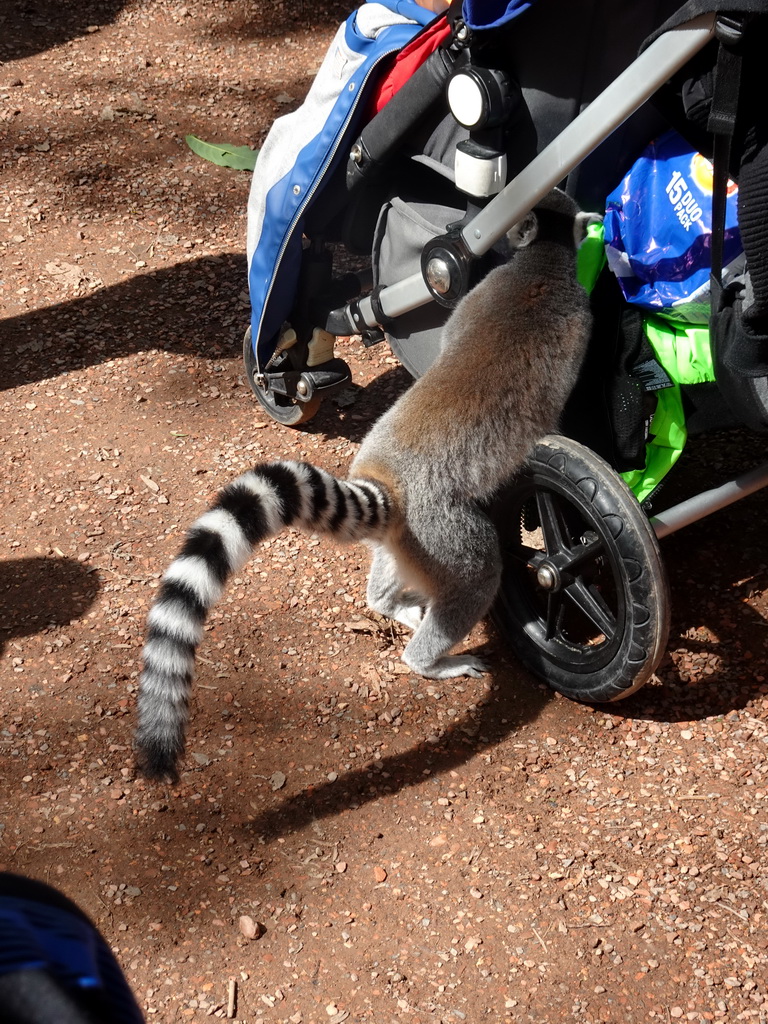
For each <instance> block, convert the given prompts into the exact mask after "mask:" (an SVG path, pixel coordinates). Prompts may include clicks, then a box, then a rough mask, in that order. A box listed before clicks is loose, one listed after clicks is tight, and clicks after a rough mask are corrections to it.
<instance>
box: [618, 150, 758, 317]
mask: <svg viewBox="0 0 768 1024" xmlns="http://www.w3.org/2000/svg"><path fill="white" fill-rule="evenodd" d="M727 195H728V197H727V205H726V218H725V240H724V245H723V283H724V284H727V283H728V282H729V281H732V280H733V279H734V278H735V277H737V276H738V275H739V274H741V273H743V271H744V265H745V259H744V251H743V248H742V245H741V236H740V234H739V227H738V218H737V197H738V187H737V186H736V185H735V184H734V182H732V181H729V182H728V193H727ZM711 240H712V164H711V163H710V162H709V160H707V159H706V157H703V156H702V155H701V154H700V153H697V152H695V151H694V150H693V149H691V147H690V145H689V144H688V143H687V142H686V141H685V139H683V138H682V136H680V135H678V134H677V132H674V131H670V132H667V133H666V134H665V135H662V136H661V137H660V138H658V139H655V140H654V141H653V142H651V143H650V145H648V146H647V147H646V149H645V150H644V151H643V153H642V154H641V156H640V157H639V158H638V159H637V160H636V161H635V163H634V164H633V165H632V167H631V168H630V170H629V172H628V173H627V174H626V175H625V177H624V178H623V179H622V181H621V182H620V184H619V185H618V186H617V187H616V188H615V189H614V190H613V192H611V194H610V195H609V196H608V199H607V201H606V213H605V252H606V257H607V259H608V265H609V266H610V268H611V270H612V271H613V272H614V274H615V275H616V277H617V278H618V281H619V285H620V287H621V290H622V292H623V293H624V297H625V298H626V300H627V302H631V303H632V304H633V305H637V306H642V307H643V308H644V309H648V310H652V311H653V312H655V313H660V314H663V315H664V316H667V317H670V318H671V319H673V320H682V321H685V322H686V323H692V324H704V323H707V322H708V320H709V315H710V295H709V275H710V251H711Z"/></svg>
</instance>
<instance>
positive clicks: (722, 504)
mask: <svg viewBox="0 0 768 1024" xmlns="http://www.w3.org/2000/svg"><path fill="white" fill-rule="evenodd" d="M763 487H768V462H764V463H762V464H761V465H760V466H757V467H756V468H755V469H753V470H750V471H749V472H748V473H743V474H742V475H741V476H737V477H735V478H734V479H733V480H728V481H727V482H726V483H724V484H721V485H720V486H719V487H713V488H712V489H711V490H708V491H702V492H701V494H694V496H693V497H692V498H687V499H686V500H685V501H681V502H680V504H679V505H673V506H672V507H671V508H668V509H666V510H665V511H664V512H659V514H658V515H655V516H652V517H651V521H650V522H651V526H652V527H653V529H654V532H655V534H656V536H657V538H658V539H659V540H661V538H662V537H667V536H669V534H670V533H675V532H676V531H677V530H682V528H683V527H684V526H690V525H691V523H695V522H698V520H699V519H704V518H705V516H708V515H710V513H712V512H718V511H719V510H720V509H721V508H726V507H727V506H728V505H732V504H733V503H734V502H735V501H739V500H740V499H741V498H746V497H747V496H748V495H749V494H754V493H755V491H759V490H760V489H761V488H763Z"/></svg>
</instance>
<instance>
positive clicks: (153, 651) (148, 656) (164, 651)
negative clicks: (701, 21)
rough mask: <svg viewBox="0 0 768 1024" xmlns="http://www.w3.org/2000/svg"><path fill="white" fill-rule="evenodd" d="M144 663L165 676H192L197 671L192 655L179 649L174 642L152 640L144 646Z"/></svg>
mask: <svg viewBox="0 0 768 1024" xmlns="http://www.w3.org/2000/svg"><path fill="white" fill-rule="evenodd" d="M144 663H145V665H148V666H149V667H150V669H151V671H152V672H154V673H157V674H160V675H163V676H180V677H182V678H183V677H184V676H187V675H189V676H191V675H192V673H193V672H194V670H195V658H194V655H192V654H187V652H186V651H182V650H180V649H179V647H178V644H176V643H174V641H173V640H165V639H160V638H152V639H151V640H147V642H146V643H145V644H144Z"/></svg>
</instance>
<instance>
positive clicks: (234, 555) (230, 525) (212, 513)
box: [192, 508, 251, 572]
mask: <svg viewBox="0 0 768 1024" xmlns="http://www.w3.org/2000/svg"><path fill="white" fill-rule="evenodd" d="M192 529H193V530H195V529H197V530H210V532H211V533H215V534H218V536H219V537H220V538H221V542H222V544H223V545H224V550H225V551H226V553H227V561H228V562H229V568H230V570H231V571H232V572H235V571H237V570H238V569H239V568H240V566H242V565H244V564H245V562H246V561H247V559H248V557H249V555H250V553H251V545H250V544H249V543H248V540H247V539H246V537H245V534H244V533H243V531H242V530H241V529H240V525H239V523H238V521H237V520H236V519H235V517H234V516H233V515H231V514H230V513H229V512H227V511H226V510H225V509H223V508H212V509H210V510H209V511H208V512H204V513H203V515H201V516H200V518H199V519H198V520H197V521H196V522H195V523H194V524H193V526H192Z"/></svg>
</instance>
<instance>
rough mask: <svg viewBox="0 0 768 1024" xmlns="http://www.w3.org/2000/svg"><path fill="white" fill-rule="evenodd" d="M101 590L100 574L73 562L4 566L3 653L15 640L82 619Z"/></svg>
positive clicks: (0, 599)
mask: <svg viewBox="0 0 768 1024" xmlns="http://www.w3.org/2000/svg"><path fill="white" fill-rule="evenodd" d="M99 589H100V588H99V581H98V579H97V578H96V574H95V573H91V572H89V571H88V570H87V569H86V567H85V566H84V565H81V564H80V562H76V561H74V560H73V559H71V558H19V559H14V560H11V561H7V562H0V623H2V625H0V653H2V651H3V650H4V647H5V644H6V643H7V642H8V641H10V640H12V639H13V638H14V637H21V636H32V635H33V634H35V633H39V632H41V631H42V630H43V629H45V628H46V627H47V626H61V625H65V624H66V623H67V622H71V621H72V620H73V619H78V618H80V616H82V615H83V613H84V612H85V611H87V609H88V608H90V606H91V605H92V604H93V602H94V601H95V599H96V596H97V594H98V593H99Z"/></svg>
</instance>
